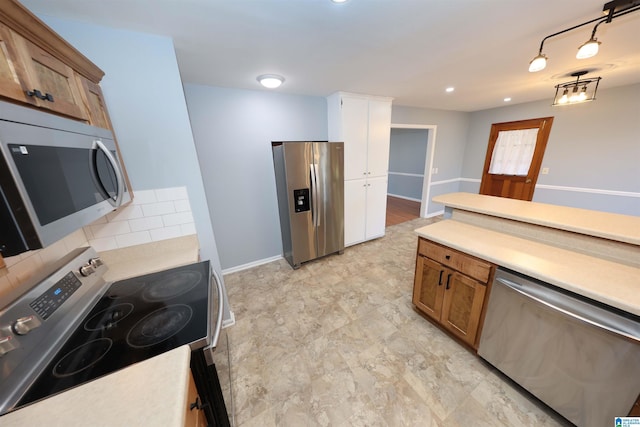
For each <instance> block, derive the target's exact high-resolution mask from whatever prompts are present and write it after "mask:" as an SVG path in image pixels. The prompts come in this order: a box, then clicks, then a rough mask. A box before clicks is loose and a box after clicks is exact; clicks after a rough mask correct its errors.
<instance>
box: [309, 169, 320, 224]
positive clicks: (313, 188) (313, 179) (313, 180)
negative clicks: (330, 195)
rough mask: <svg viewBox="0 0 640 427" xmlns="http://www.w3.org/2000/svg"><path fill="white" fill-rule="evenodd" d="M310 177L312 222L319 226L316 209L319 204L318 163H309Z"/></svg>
mask: <svg viewBox="0 0 640 427" xmlns="http://www.w3.org/2000/svg"><path fill="white" fill-rule="evenodd" d="M309 177H310V178H311V222H313V226H314V227H317V222H318V212H317V211H316V206H317V205H318V200H317V197H318V196H317V190H316V186H317V184H318V182H317V180H316V165H315V164H313V163H310V164H309Z"/></svg>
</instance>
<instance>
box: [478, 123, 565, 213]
mask: <svg viewBox="0 0 640 427" xmlns="http://www.w3.org/2000/svg"><path fill="white" fill-rule="evenodd" d="M552 124H553V117H543V118H540V119H531V120H521V121H516V122H507V123H494V124H492V125H491V132H490V134H489V146H488V147H487V155H486V157H485V161H484V169H483V171H482V182H481V184H480V194H487V195H490V196H499V197H508V198H511V199H519V200H528V201H530V200H531V199H532V198H533V191H534V190H535V186H536V182H537V180H538V174H539V172H540V166H541V165H542V157H543V156H544V150H545V148H546V146H547V140H548V139H549V133H550V132H551V125H552ZM526 129H537V130H538V131H537V137H536V141H535V149H534V151H533V157H532V159H531V163H530V165H529V168H528V171H527V172H526V173H522V174H520V173H519V174H503V173H490V167H491V160H492V158H493V155H494V150H496V142H497V141H498V137H499V135H500V132H509V131H519V130H526Z"/></svg>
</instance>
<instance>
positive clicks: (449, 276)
mask: <svg viewBox="0 0 640 427" xmlns="http://www.w3.org/2000/svg"><path fill="white" fill-rule="evenodd" d="M450 280H451V273H449V274H447V287H446V288H445V289H449V288H450V287H451V286H449V281H450Z"/></svg>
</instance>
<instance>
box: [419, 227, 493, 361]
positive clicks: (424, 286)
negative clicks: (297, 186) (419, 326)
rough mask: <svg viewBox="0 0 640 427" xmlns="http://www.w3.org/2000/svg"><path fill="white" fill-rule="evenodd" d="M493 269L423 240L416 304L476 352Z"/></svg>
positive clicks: (478, 261)
mask: <svg viewBox="0 0 640 427" xmlns="http://www.w3.org/2000/svg"><path fill="white" fill-rule="evenodd" d="M493 270H494V267H493V266H492V265H491V264H490V263H488V262H486V261H483V260H479V259H477V258H474V257H471V256H469V255H467V254H464V253H461V252H458V251H455V250H453V249H451V248H447V247H445V246H441V245H438V244H435V243H433V242H429V241H427V240H425V239H422V238H420V240H419V245H418V255H417V258H416V275H415V280H414V287H413V303H414V305H415V306H416V308H418V309H419V310H420V311H422V312H423V313H425V314H426V315H427V316H429V317H431V318H432V319H433V320H435V321H436V322H437V323H438V324H440V325H441V326H442V327H444V328H445V329H447V330H448V331H449V332H451V333H452V334H453V335H455V336H457V337H458V338H460V339H461V340H462V341H464V342H465V343H467V344H469V345H470V346H471V347H473V348H474V349H477V345H478V341H479V338H480V337H479V334H478V332H479V330H480V324H481V318H482V312H483V307H484V303H485V296H486V290H487V283H488V282H489V279H490V277H491V275H492V273H493Z"/></svg>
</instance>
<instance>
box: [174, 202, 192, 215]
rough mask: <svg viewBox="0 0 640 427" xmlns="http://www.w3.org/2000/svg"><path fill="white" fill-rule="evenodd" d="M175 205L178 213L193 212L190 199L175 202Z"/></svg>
mask: <svg viewBox="0 0 640 427" xmlns="http://www.w3.org/2000/svg"><path fill="white" fill-rule="evenodd" d="M173 205H174V206H175V208H176V212H191V204H189V199H185V200H176V201H174V202H173Z"/></svg>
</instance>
